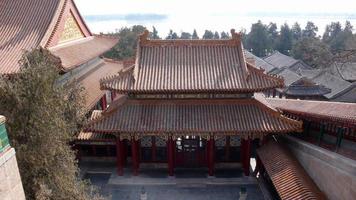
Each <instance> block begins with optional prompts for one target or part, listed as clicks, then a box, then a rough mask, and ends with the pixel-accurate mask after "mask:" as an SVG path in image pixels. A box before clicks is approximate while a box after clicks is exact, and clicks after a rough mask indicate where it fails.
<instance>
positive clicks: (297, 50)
mask: <svg viewBox="0 0 356 200" xmlns="http://www.w3.org/2000/svg"><path fill="white" fill-rule="evenodd" d="M292 55H293V57H294V58H296V59H301V60H303V61H304V62H305V63H307V64H308V65H310V66H312V67H315V68H325V67H328V66H329V65H330V64H331V62H332V53H331V52H330V50H329V47H328V45H326V44H325V43H323V42H322V41H320V40H319V39H318V38H313V37H304V38H302V39H301V40H299V41H298V42H296V43H295V45H294V46H293V48H292Z"/></svg>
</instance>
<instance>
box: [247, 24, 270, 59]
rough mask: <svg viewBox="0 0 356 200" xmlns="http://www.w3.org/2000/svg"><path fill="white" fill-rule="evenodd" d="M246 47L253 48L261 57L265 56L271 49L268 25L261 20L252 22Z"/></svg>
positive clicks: (254, 52) (253, 51)
mask: <svg viewBox="0 0 356 200" xmlns="http://www.w3.org/2000/svg"><path fill="white" fill-rule="evenodd" d="M245 47H246V49H249V50H250V49H252V53H253V54H255V55H256V56H259V57H262V56H265V55H266V53H267V51H269V50H270V49H271V46H270V42H269V38H268V31H267V27H266V25H264V24H262V22H261V21H260V20H259V21H258V22H257V23H255V24H252V26H251V31H250V32H249V33H248V35H247V36H246V40H245Z"/></svg>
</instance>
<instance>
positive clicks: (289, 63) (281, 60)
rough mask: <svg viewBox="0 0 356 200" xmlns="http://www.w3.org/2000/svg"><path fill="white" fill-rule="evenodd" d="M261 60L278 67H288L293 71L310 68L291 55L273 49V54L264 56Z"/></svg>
mask: <svg viewBox="0 0 356 200" xmlns="http://www.w3.org/2000/svg"><path fill="white" fill-rule="evenodd" d="M263 60H264V61H266V62H268V63H270V64H271V65H273V66H276V67H278V68H282V67H288V68H290V69H292V70H293V71H297V70H299V69H312V68H311V67H310V66H308V65H307V64H305V63H304V62H303V61H301V60H296V59H294V58H293V57H291V56H287V55H284V54H282V53H280V52H279V51H275V52H274V53H273V54H271V55H269V56H267V57H265V58H264V59H263Z"/></svg>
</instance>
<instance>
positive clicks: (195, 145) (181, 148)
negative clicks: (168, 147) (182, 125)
mask: <svg viewBox="0 0 356 200" xmlns="http://www.w3.org/2000/svg"><path fill="white" fill-rule="evenodd" d="M206 160H207V159H206V140H203V139H202V138H200V137H198V136H184V137H179V138H177V140H176V159H175V161H176V166H177V167H183V168H188V167H189V168H194V167H205V166H206V164H207V163H206Z"/></svg>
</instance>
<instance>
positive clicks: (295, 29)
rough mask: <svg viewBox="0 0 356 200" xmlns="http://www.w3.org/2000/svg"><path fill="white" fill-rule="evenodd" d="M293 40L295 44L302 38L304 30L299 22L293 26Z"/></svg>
mask: <svg viewBox="0 0 356 200" xmlns="http://www.w3.org/2000/svg"><path fill="white" fill-rule="evenodd" d="M291 31H292V38H293V43H296V42H298V41H299V40H300V38H302V29H301V28H300V25H299V24H298V22H295V23H294V24H293V26H292V30H291Z"/></svg>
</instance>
